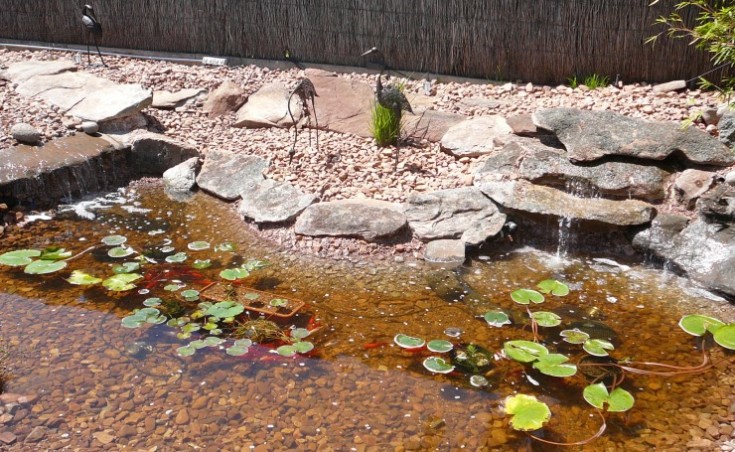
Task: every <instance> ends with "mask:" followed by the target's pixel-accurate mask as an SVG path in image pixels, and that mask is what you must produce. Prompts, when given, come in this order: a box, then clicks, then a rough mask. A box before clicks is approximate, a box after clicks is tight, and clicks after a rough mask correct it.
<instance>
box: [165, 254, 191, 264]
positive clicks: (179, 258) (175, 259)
mask: <svg viewBox="0 0 735 452" xmlns="http://www.w3.org/2000/svg"><path fill="white" fill-rule="evenodd" d="M186 258H187V255H186V253H184V252H180V253H176V254H172V255H170V256H166V262H168V263H171V264H180V263H182V262H184V261H185V260H186Z"/></svg>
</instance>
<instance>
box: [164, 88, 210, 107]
mask: <svg viewBox="0 0 735 452" xmlns="http://www.w3.org/2000/svg"><path fill="white" fill-rule="evenodd" d="M204 92H206V91H205V90H203V89H198V88H189V89H182V90H180V91H176V92H175V93H172V92H170V91H153V101H152V103H151V107H153V108H161V109H173V108H176V107H180V106H182V105H184V104H186V103H187V102H189V101H191V99H193V98H195V97H196V96H198V95H200V94H202V93H204Z"/></svg>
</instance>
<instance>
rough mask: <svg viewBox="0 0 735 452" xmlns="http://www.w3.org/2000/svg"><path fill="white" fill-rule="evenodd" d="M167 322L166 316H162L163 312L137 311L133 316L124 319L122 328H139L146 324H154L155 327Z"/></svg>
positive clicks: (156, 310) (154, 310) (146, 309)
mask: <svg viewBox="0 0 735 452" xmlns="http://www.w3.org/2000/svg"><path fill="white" fill-rule="evenodd" d="M165 321H166V316H164V315H161V311H159V310H158V309H156V308H143V309H136V310H135V311H134V312H133V313H132V314H130V315H129V316H127V317H123V319H122V326H124V327H125V328H138V327H140V326H141V325H143V324H144V323H152V324H155V325H158V324H161V323H163V322H165Z"/></svg>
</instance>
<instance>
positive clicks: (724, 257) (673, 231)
mask: <svg viewBox="0 0 735 452" xmlns="http://www.w3.org/2000/svg"><path fill="white" fill-rule="evenodd" d="M687 222H688V220H687V219H686V218H685V217H682V216H678V215H659V216H658V217H656V218H655V219H654V220H653V222H652V223H651V227H650V228H649V229H645V230H643V231H641V232H639V233H637V234H636V235H635V236H634V237H633V246H635V247H636V248H638V249H640V250H642V251H645V252H650V253H653V254H654V255H656V256H658V257H660V258H662V259H666V260H667V261H669V262H670V263H672V264H674V265H675V266H676V267H678V268H679V269H681V270H682V271H684V272H686V273H687V275H688V276H689V277H691V278H692V279H694V280H695V281H698V282H700V283H702V284H704V285H705V286H706V287H707V288H708V289H710V290H714V291H717V292H719V293H721V294H725V295H729V296H730V297H733V296H735V228H732V227H726V226H724V225H723V224H721V223H718V222H712V221H706V220H705V219H703V218H697V219H695V220H694V221H692V222H690V223H687Z"/></svg>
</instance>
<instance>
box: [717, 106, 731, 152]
mask: <svg viewBox="0 0 735 452" xmlns="http://www.w3.org/2000/svg"><path fill="white" fill-rule="evenodd" d="M717 125H718V128H719V131H720V138H719V139H720V141H721V142H722V143H724V144H725V145H726V146H730V148H732V149H733V150H735V110H727V111H726V112H725V113H724V114H723V115H722V118H720V122H719V123H718V124H717Z"/></svg>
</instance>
